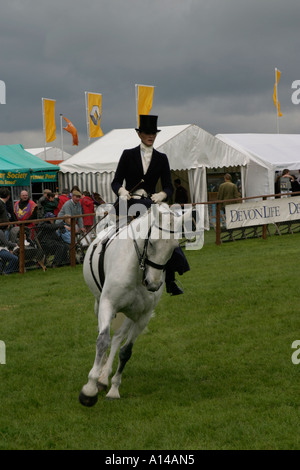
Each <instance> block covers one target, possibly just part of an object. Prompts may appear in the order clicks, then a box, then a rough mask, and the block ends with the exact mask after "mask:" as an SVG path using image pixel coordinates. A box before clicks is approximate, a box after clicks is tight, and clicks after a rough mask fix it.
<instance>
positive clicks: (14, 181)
mask: <svg viewBox="0 0 300 470" xmlns="http://www.w3.org/2000/svg"><path fill="white" fill-rule="evenodd" d="M29 185H30V172H29V171H17V170H16V171H1V172H0V186H29Z"/></svg>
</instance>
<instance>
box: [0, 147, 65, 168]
mask: <svg viewBox="0 0 300 470" xmlns="http://www.w3.org/2000/svg"><path fill="white" fill-rule="evenodd" d="M0 170H1V171H34V172H35V171H51V170H52V171H55V170H59V167H58V166H57V165H52V164H51V163H47V162H44V161H43V160H41V159H40V158H38V157H36V156H34V155H32V154H31V153H29V152H27V151H26V150H25V149H24V147H23V145H21V144H15V145H0Z"/></svg>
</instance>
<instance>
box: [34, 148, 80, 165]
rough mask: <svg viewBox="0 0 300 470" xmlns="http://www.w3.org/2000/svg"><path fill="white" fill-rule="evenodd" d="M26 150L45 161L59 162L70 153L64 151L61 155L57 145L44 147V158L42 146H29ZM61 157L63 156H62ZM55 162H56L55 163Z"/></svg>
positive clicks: (69, 155)
mask: <svg viewBox="0 0 300 470" xmlns="http://www.w3.org/2000/svg"><path fill="white" fill-rule="evenodd" d="M26 152H29V153H31V154H32V155H35V156H36V157H39V158H40V159H41V160H46V161H47V162H52V161H53V162H55V161H57V164H58V162H61V161H63V160H67V159H68V158H70V157H71V156H72V155H71V154H70V153H67V152H65V151H64V153H63V155H62V151H61V149H60V148H58V147H46V158H45V148H44V147H37V148H30V149H26ZM62 157H63V158H62ZM55 164H56V163H55Z"/></svg>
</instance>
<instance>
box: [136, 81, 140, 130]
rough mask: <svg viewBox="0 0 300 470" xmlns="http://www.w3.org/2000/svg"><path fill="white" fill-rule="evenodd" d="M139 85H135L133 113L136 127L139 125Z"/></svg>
mask: <svg viewBox="0 0 300 470" xmlns="http://www.w3.org/2000/svg"><path fill="white" fill-rule="evenodd" d="M138 113H139V85H137V84H136V85H135V114H136V127H137V128H138V127H139V116H138Z"/></svg>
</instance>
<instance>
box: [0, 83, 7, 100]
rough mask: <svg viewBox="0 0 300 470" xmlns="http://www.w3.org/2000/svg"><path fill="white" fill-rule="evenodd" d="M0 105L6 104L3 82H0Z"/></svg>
mask: <svg viewBox="0 0 300 470" xmlns="http://www.w3.org/2000/svg"><path fill="white" fill-rule="evenodd" d="M0 104H6V86H5V83H4V82H3V80H0Z"/></svg>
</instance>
